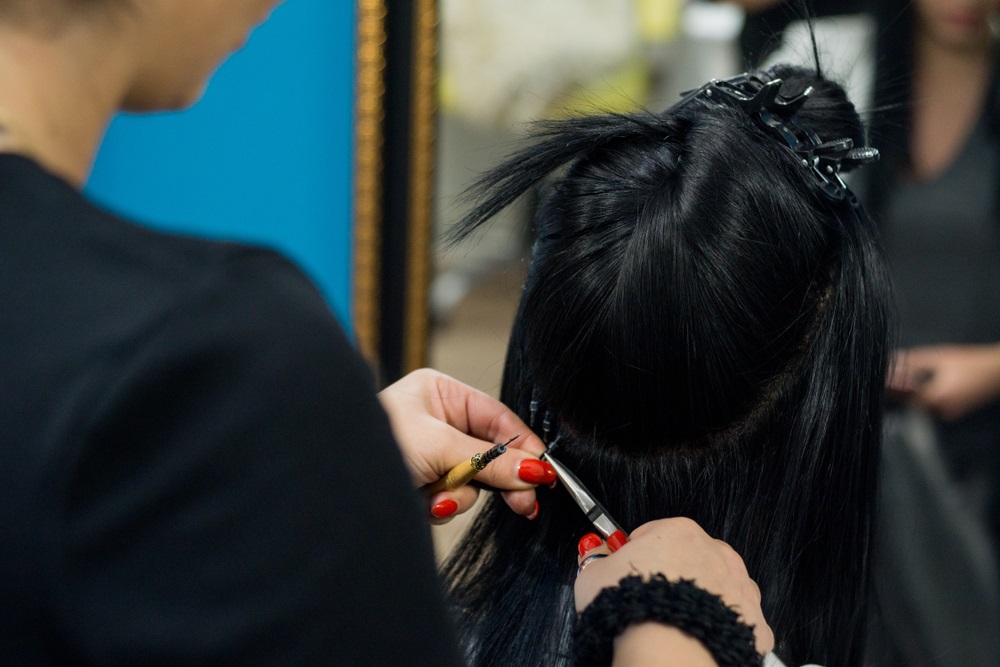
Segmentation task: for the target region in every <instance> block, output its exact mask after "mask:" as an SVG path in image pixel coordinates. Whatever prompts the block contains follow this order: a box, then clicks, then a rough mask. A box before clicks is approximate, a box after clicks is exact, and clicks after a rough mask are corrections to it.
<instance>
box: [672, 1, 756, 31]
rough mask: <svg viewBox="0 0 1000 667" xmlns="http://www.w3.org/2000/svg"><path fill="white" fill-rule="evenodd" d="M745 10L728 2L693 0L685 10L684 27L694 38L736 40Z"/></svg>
mask: <svg viewBox="0 0 1000 667" xmlns="http://www.w3.org/2000/svg"><path fill="white" fill-rule="evenodd" d="M745 18H746V14H744V12H743V10H742V9H740V8H739V7H737V6H736V5H734V4H731V3H728V2H692V3H691V4H690V5H688V6H687V7H686V8H685V10H684V18H683V22H682V24H681V25H682V29H683V31H684V34H685V35H687V36H688V37H691V38H693V39H714V40H721V41H726V40H734V39H736V38H737V37H739V36H740V31H741V30H742V29H743V21H744V19H745Z"/></svg>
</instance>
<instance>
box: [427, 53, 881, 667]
mask: <svg viewBox="0 0 1000 667" xmlns="http://www.w3.org/2000/svg"><path fill="white" fill-rule="evenodd" d="M762 77H763V78H764V79H765V80H769V79H772V78H781V79H782V80H783V81H784V83H783V84H782V90H781V92H782V94H783V95H788V94H795V93H797V92H800V91H802V90H803V89H805V87H806V86H812V87H813V89H814V90H813V92H812V95H811V96H810V97H809V99H808V101H807V102H806V104H805V106H804V107H802V109H801V110H800V111H799V112H798V119H799V121H800V122H801V123H804V124H807V125H809V126H811V127H812V128H813V129H814V130H815V132H816V133H817V134H819V136H820V138H821V139H823V140H831V139H839V138H842V137H850V138H852V139H853V140H854V142H855V144H856V145H863V143H864V136H863V128H862V126H861V122H860V119H859V118H858V115H857V113H856V112H855V111H854V108H853V106H852V105H851V103H850V102H849V101H848V100H847V97H846V95H845V94H844V92H843V90H842V89H841V88H840V87H838V86H837V85H835V84H833V83H830V82H829V81H826V80H824V79H823V78H822V77H821V76H819V75H818V74H817V73H815V72H810V71H807V70H804V69H800V68H792V67H788V66H779V67H775V68H772V70H770V71H768V72H766V73H763V74H762ZM557 172H558V173H557ZM552 174H556V175H555V176H554V178H551V180H550V182H549V192H548V193H547V195H546V196H545V197H544V198H543V199H542V202H541V204H540V206H539V208H538V210H537V214H536V216H535V221H534V222H535V227H536V234H537V241H536V243H535V244H534V247H533V250H532V254H531V263H530V267H529V270H528V276H527V281H526V283H525V286H524V292H523V295H522V298H521V303H520V308H519V310H518V314H517V318H516V321H515V324H514V328H513V332H512V337H511V341H510V346H509V348H508V355H507V361H506V367H505V372H504V379H503V388H502V392H501V398H502V400H503V401H504V402H505V403H506V404H507V405H509V406H510V407H511V408H512V409H514V410H515V411H516V412H517V413H518V414H520V415H521V416H522V418H524V419H525V420H526V421H528V420H531V419H532V415H533V414H534V415H535V419H534V420H533V421H534V423H533V424H532V426H533V427H534V428H536V430H537V429H538V428H539V426H540V421H541V418H542V415H543V414H546V413H548V414H550V415H551V419H552V421H553V423H554V426H553V430H558V432H559V434H560V443H559V445H558V455H559V458H560V460H561V461H562V462H563V463H564V464H566V465H567V466H568V467H570V468H571V469H573V470H574V471H575V472H576V473H577V474H578V475H579V477H580V478H581V480H582V481H583V482H584V483H585V484H586V485H587V486H588V487H589V488H590V489H591V490H592V491H593V492H594V493H595V495H597V496H599V499H600V501H601V502H602V503H603V504H604V505H605V506H606V507H607V509H608V510H609V511H610V512H611V514H612V515H613V516H614V517H616V518H617V519H618V520H619V522H621V523H622V525H623V527H624V528H625V529H626V531H631V530H633V529H635V528H636V527H637V526H639V525H640V524H642V523H644V522H647V521H650V520H653V519H657V518H663V517H669V516H687V517H690V518H692V519H694V520H695V521H697V522H698V523H699V524H700V525H701V526H702V527H703V528H704V529H705V530H706V531H708V533H709V534H711V535H713V536H715V537H718V538H721V539H723V540H725V541H727V542H728V543H729V544H731V545H732V546H733V547H734V548H735V549H736V550H737V551H738V552H739V553H740V554H741V555H742V556H743V557H744V559H745V561H746V564H747V567H748V569H749V571H750V574H751V575H752V576H753V577H754V578H755V579H756V580H757V581H758V582H759V584H760V586H761V590H762V593H763V606H764V610H765V613H766V617H767V618H768V620H769V622H770V623H771V625H772V627H773V628H774V631H775V634H776V636H777V638H778V642H779V651H780V654H781V655H782V656H783V657H784V658H785V659H788V660H791V661H793V662H796V663H798V662H806V661H817V662H820V663H824V664H827V665H829V666H831V667H836V666H838V665H857V664H860V662H861V655H862V650H863V637H864V632H865V606H866V595H867V589H868V552H869V545H870V542H871V539H872V521H873V510H874V508H873V504H874V501H875V492H876V484H877V479H878V461H879V447H880V428H879V427H880V418H881V414H882V402H883V390H882V387H883V383H884V378H885V373H886V363H887V356H888V351H887V350H888V346H887V327H888V319H889V317H888V314H887V313H888V303H889V296H888V282H887V279H886V277H885V273H884V269H883V264H882V260H881V256H880V253H879V250H878V248H877V243H876V230H874V229H872V228H871V225H870V224H868V223H867V221H866V219H865V218H864V217H863V216H858V214H857V213H856V212H855V209H853V208H852V206H851V205H850V204H849V203H847V202H846V201H844V202H833V201H831V200H829V199H827V198H825V197H823V196H822V195H821V194H819V193H818V192H817V188H816V186H815V183H814V182H811V181H810V179H809V178H808V177H807V174H806V170H804V169H803V168H802V166H801V164H800V162H799V159H798V158H797V157H796V155H795V154H794V153H793V152H792V151H791V150H790V149H789V148H788V146H787V145H784V144H782V143H781V142H780V141H778V140H776V139H775V138H774V137H772V136H770V135H768V134H766V133H765V132H764V131H762V130H761V129H760V128H759V127H758V126H757V125H755V124H754V123H753V122H751V120H750V118H749V117H748V116H747V115H745V114H744V113H742V112H741V111H739V110H736V109H732V108H729V107H725V106H721V105H716V104H713V103H710V102H708V101H705V100H700V99H699V100H695V101H694V102H693V103H690V104H685V105H684V106H683V107H681V108H676V109H672V110H668V112H666V113H663V114H652V113H640V114H634V115H608V116H598V117H584V118H575V119H570V120H564V121H556V122H546V123H543V124H541V125H539V126H538V127H537V129H536V132H535V142H534V143H533V145H531V146H530V147H528V148H526V149H524V150H523V151H521V152H520V153H518V154H516V155H514V156H513V157H512V158H510V159H509V160H508V161H506V162H504V163H503V164H501V165H500V166H499V167H497V168H496V169H495V170H494V171H492V172H490V173H488V174H487V175H486V176H485V177H484V178H483V180H482V181H481V183H480V184H479V190H478V191H479V192H480V194H481V197H482V198H481V200H480V202H479V204H478V206H477V207H476V208H475V209H474V210H473V211H472V212H471V213H470V214H469V215H468V217H467V218H465V219H464V220H463V221H462V223H461V224H460V226H459V231H458V233H457V235H458V236H464V235H468V234H470V233H472V232H473V231H474V230H475V229H477V228H478V227H479V226H481V225H482V224H484V223H485V222H486V221H487V220H488V219H489V218H490V217H491V216H492V215H494V214H495V213H496V212H498V211H499V210H501V209H503V208H504V207H505V206H507V205H509V204H510V203H511V202H513V201H514V200H515V199H517V197H519V196H521V195H522V194H523V193H525V192H526V191H528V190H529V189H531V188H533V187H535V186H537V185H539V184H540V183H543V182H544V181H545V180H546V179H547V178H548V177H550V175H552ZM533 401H537V409H535V410H533V405H532V403H533ZM538 495H539V502H540V507H541V511H540V514H539V516H538V518H537V519H536V520H535V521H532V522H528V521H526V520H525V519H524V518H523V517H520V516H516V515H514V514H513V513H512V512H510V511H509V510H507V509H506V508H505V506H504V505H503V503H502V501H501V500H499V498H497V497H494V498H491V499H490V501H489V502H488V503H487V504H486V506H485V508H484V509H483V511H482V513H481V514H480V515H479V516H478V517H477V519H476V520H475V522H474V525H473V527H472V528H471V530H470V532H469V533H467V535H466V536H465V537H464V539H463V541H462V542H461V543H460V544H459V545H458V546H457V547H456V549H455V550H454V552H453V553H452V556H451V557H450V559H449V560H448V561H447V563H446V564H445V566H444V571H445V575H446V577H447V579H448V581H449V587H450V594H451V597H452V600H453V602H454V604H455V606H456V609H457V611H458V613H459V615H460V619H461V634H462V637H463V641H464V642H465V646H466V649H467V653H468V656H469V659H470V661H471V662H472V663H473V664H476V665H543V664H544V665H552V664H558V663H559V662H560V661H561V660H562V658H563V657H564V656H566V655H567V654H568V647H567V646H566V641H567V637H568V635H569V629H570V628H571V624H572V622H573V617H574V612H573V599H572V582H573V577H574V573H575V567H576V558H575V555H576V542H577V540H578V539H579V537H580V536H581V535H583V534H584V533H586V532H590V531H591V530H592V528H591V527H590V525H589V524H588V522H587V521H586V519H585V518H584V516H583V514H582V513H581V512H580V510H579V509H578V508H577V507H576V506H575V505H573V504H572V502H571V501H570V499H569V497H568V494H567V493H566V492H565V490H564V489H561V488H558V487H557V488H555V489H552V490H550V489H547V488H541V489H539V491H538Z"/></svg>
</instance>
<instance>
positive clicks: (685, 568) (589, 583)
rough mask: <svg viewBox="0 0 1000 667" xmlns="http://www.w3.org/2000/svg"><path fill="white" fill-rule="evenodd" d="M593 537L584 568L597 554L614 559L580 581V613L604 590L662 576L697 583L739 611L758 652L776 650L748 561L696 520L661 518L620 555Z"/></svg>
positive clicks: (596, 564)
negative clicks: (632, 578)
mask: <svg viewBox="0 0 1000 667" xmlns="http://www.w3.org/2000/svg"><path fill="white" fill-rule="evenodd" d="M588 538H589V540H590V542H589V543H588V542H587V540H588ZM588 538H584V540H581V541H580V551H582V552H583V553H582V554H581V555H580V562H581V563H582V562H583V561H584V560H585V558H586V557H588V556H591V555H593V554H598V553H606V554H609V555H608V557H607V558H601V559H598V560H591V561H590V562H589V563H588V564H587V565H586V567H585V568H584V569H583V571H582V572H580V574H579V575H578V576H577V578H576V587H575V593H576V608H577V610H578V611H582V610H583V609H585V608H586V607H587V605H589V604H590V603H591V602H592V601H593V599H594V598H595V597H597V594H598V593H599V592H600V591H601V590H602V589H604V588H608V587H609V586H616V585H618V582H619V581H621V580H622V579H624V578H625V577H628V576H631V575H636V574H639V575H644V576H645V575H650V574H655V573H660V574H663V575H664V576H665V577H666V578H667V579H669V580H671V581H675V580H677V579H681V578H683V579H693V580H694V582H695V584H696V585H697V586H698V587H700V588H703V589H705V590H706V591H709V592H710V593H715V594H716V595H718V596H720V597H721V598H722V599H723V601H724V602H725V603H726V604H727V605H728V606H730V607H732V608H733V609H735V610H736V611H737V612H739V614H740V616H741V618H742V620H743V622H744V623H746V624H747V625H750V626H753V629H754V637H755V638H756V640H757V651H758V652H759V653H762V654H764V653H768V652H769V651H771V650H772V649H773V648H774V634H773V633H772V632H771V628H770V626H768V624H767V621H766V620H764V612H763V611H761V608H760V589H759V588H758V587H757V584H756V583H754V581H753V579H751V578H750V575H749V574H748V573H747V568H746V566H745V565H744V564H743V559H742V558H740V556H739V554H737V553H736V552H735V551H733V548H732V547H730V546H729V545H728V544H726V543H725V542H723V541H722V540H716V539H713V538H712V537H710V536H709V535H708V533H706V532H705V531H704V530H702V529H701V526H699V525H698V524H697V523H695V522H694V521H692V520H691V519H686V518H683V517H677V518H672V519H660V520H659V521H651V522H649V523H647V524H644V525H642V526H639V527H638V528H636V529H635V531H633V532H632V534H631V535H629V542H628V544H626V545H625V546H623V547H622V548H620V549H619V550H618V551H616V552H615V553H611V550H610V549H608V548H607V546H605V545H603V544H601V542H600V538H596V536H595V537H591V536H588ZM623 636H624V635H623Z"/></svg>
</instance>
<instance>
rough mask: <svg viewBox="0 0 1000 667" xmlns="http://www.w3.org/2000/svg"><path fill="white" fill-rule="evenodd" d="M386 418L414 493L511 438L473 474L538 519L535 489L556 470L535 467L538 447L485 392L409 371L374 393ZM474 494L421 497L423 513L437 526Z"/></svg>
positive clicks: (475, 493)
mask: <svg viewBox="0 0 1000 667" xmlns="http://www.w3.org/2000/svg"><path fill="white" fill-rule="evenodd" d="M379 400H380V401H381V402H382V407H383V408H385V411H386V412H387V413H389V422H390V423H391V424H392V431H393V434H394V435H395V436H396V440H397V441H398V442H399V445H400V448H401V449H402V450H403V459H404V460H405V461H406V466H407V468H408V469H409V471H410V476H411V477H412V479H413V484H414V485H415V486H417V487H421V486H424V485H426V484H430V483H432V482H436V481H437V480H439V479H440V478H442V477H444V475H445V474H446V473H447V472H448V471H449V470H450V469H451V468H453V467H454V466H456V465H458V464H459V463H462V462H463V461H468V460H469V459H471V458H472V456H473V455H474V454H476V453H477V452H484V451H486V450H487V449H489V448H490V447H492V446H493V445H494V444H495V443H497V442H505V441H507V440H509V439H510V438H512V437H513V436H515V435H517V434H518V433H520V434H521V437H520V438H518V439H517V440H515V441H514V442H513V443H512V444H511V445H510V447H509V448H508V449H507V453H506V454H504V455H502V456H501V457H500V458H498V459H496V460H495V461H493V462H492V463H490V464H489V466H487V467H486V469H485V470H483V471H482V472H480V473H479V474H478V475H477V476H476V480H477V481H478V482H481V483H482V484H486V485H488V486H492V487H494V488H497V489H501V490H503V491H504V494H503V496H504V499H505V500H506V501H507V504H508V505H510V507H511V509H513V510H514V511H515V512H517V513H518V514H521V515H523V516H526V517H529V518H532V519H533V518H534V517H535V516H537V513H538V505H537V502H536V500H535V486H536V485H537V484H540V483H545V484H548V483H550V482H553V481H554V480H555V470H553V469H552V466H550V465H549V464H548V463H546V462H544V461H539V460H538V456H539V455H540V454H542V453H543V452H544V451H545V445H543V444H542V441H541V440H540V439H539V438H538V436H536V435H535V434H534V433H532V432H531V430H530V429H529V428H528V427H527V425H525V423H524V422H523V421H521V420H520V418H518V416H517V415H516V414H514V413H513V412H511V411H510V410H509V409H508V408H507V407H506V406H505V405H503V404H502V403H500V402H499V401H497V400H494V399H493V398H491V397H490V396H488V395H487V394H484V393H483V392H481V391H479V390H478V389H473V388H472V387H469V386H468V385H465V384H462V383H461V382H459V381H458V380H455V379H454V378H450V377H448V376H447V375H444V374H442V373H438V372H437V371H433V370H430V369H423V370H419V371H414V372H413V373H410V374H409V375H407V376H406V377H404V378H403V379H401V380H399V381H398V382H396V383H395V384H393V385H390V386H389V387H386V388H385V389H384V390H382V392H381V393H379ZM478 494H479V489H477V488H476V487H475V486H471V485H466V486H463V487H461V488H459V489H456V490H454V491H446V492H442V493H437V494H435V495H434V496H433V497H431V498H428V503H429V504H428V512H429V514H430V516H431V520H432V521H433V522H435V523H443V522H444V521H447V520H449V519H450V518H451V517H453V516H454V515H456V514H461V513H462V512H465V511H466V510H468V509H469V508H471V507H472V506H473V505H474V504H475V502H476V497H477V496H478Z"/></svg>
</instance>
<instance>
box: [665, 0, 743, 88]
mask: <svg viewBox="0 0 1000 667" xmlns="http://www.w3.org/2000/svg"><path fill="white" fill-rule="evenodd" d="M744 20H745V14H744V12H743V10H742V9H740V8H739V7H737V6H736V5H734V4H730V3H725V2H701V1H697V2H691V3H690V4H688V5H687V6H686V7H685V8H684V13H683V15H682V17H681V40H680V45H679V47H680V48H678V49H676V50H674V51H673V52H672V60H673V62H670V63H668V64H667V66H668V68H669V77H668V78H667V80H666V81H665V82H664V84H665V85H664V86H662V88H661V90H660V91H659V97H660V98H661V99H662V104H663V106H667V105H669V104H672V103H674V102H676V101H677V99H678V98H679V96H680V93H682V92H684V91H687V90H692V89H694V88H699V87H700V86H701V85H702V84H704V83H705V82H706V81H709V80H710V79H725V78H729V77H731V76H734V75H736V74H739V73H740V72H742V71H743V70H744V69H745V68H744V67H743V64H742V62H741V60H740V55H739V45H738V44H737V38H738V37H739V34H740V30H742V29H743V22H744Z"/></svg>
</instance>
